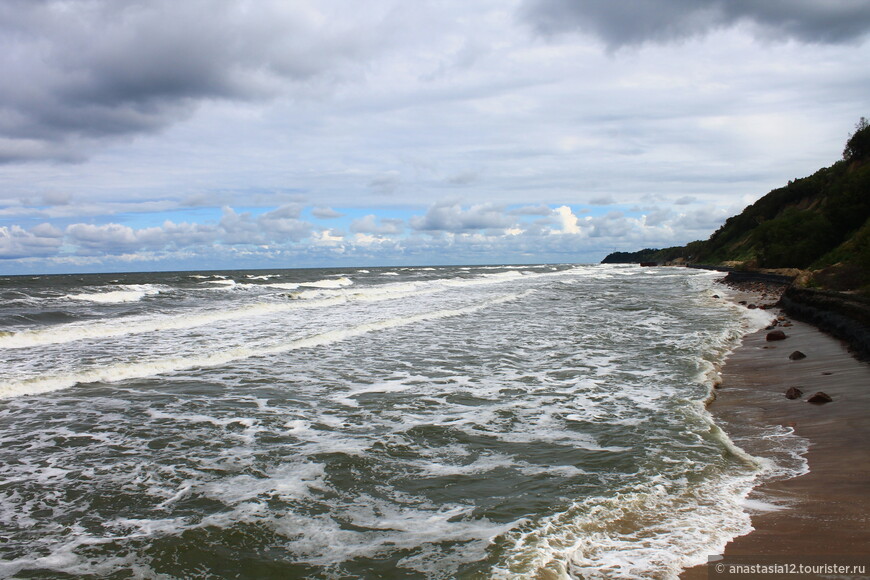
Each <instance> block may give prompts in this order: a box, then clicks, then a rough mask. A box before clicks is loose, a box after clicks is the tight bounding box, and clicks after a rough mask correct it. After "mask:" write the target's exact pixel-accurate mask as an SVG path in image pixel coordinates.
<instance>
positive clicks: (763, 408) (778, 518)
mask: <svg viewBox="0 0 870 580" xmlns="http://www.w3.org/2000/svg"><path fill="white" fill-rule="evenodd" d="M792 324H793V325H792V326H786V327H777V328H778V329H780V330H783V331H784V332H785V333H786V335H787V338H786V339H785V340H782V341H777V342H768V341H767V340H766V335H767V332H768V331H765V330H762V331H759V332H757V333H754V334H751V335H748V336H746V337H745V338H744V341H743V344H742V346H741V347H740V348H738V349H737V350H736V351H735V352H734V353H732V355H731V356H730V357H729V358H728V359H727V361H726V364H725V366H724V367H723V369H722V385H721V388H720V389H718V390H717V392H716V395H717V396H716V400H715V401H714V402H713V403H712V404H711V405H710V412H711V413H712V414H713V415H714V417H715V418H716V420H717V422H718V423H719V424H720V425H722V427H723V428H724V429H725V430H726V432H729V434H733V435H732V437H734V436H735V435H739V434H740V430H741V425H743V426H747V425H749V426H751V425H784V426H791V427H792V428H793V429H794V430H795V433H796V434H797V435H799V436H801V437H804V438H806V439H808V440H809V451H808V453H807V455H806V458H807V461H808V463H809V469H810V472H809V473H807V474H805V475H802V476H799V477H796V478H792V479H787V480H782V481H773V482H771V483H767V484H765V485H762V486H761V487H759V488H757V489H756V490H754V491H753V493H752V494H751V495H750V499H751V500H759V501H762V502H767V503H772V504H775V505H778V506H779V507H780V508H782V509H779V510H776V511H763V512H751V513H752V525H753V527H754V528H755V531H753V532H752V533H750V534H748V535H745V536H742V537H739V538H736V539H735V540H733V541H732V542H731V543H729V544H728V546H727V547H726V549H725V555H726V556H729V555H730V556H788V557H792V558H794V557H810V556H833V555H844V556H846V555H847V556H863V557H864V558H861V560H864V561H866V563H867V564H868V565H870V364H867V363H862V362H860V361H858V360H856V359H855V358H854V357H852V356H851V355H850V354H849V352H848V351H847V350H846V348H845V347H844V346H843V345H842V344H841V343H840V341H838V340H836V339H834V338H832V337H830V336H828V335H826V334H824V333H822V332H821V331H819V330H817V329H816V328H814V327H812V326H809V325H807V324H803V323H800V322H796V321H792ZM795 350H799V351H801V352H803V353H804V354H806V355H807V357H806V358H805V359H802V360H790V359H789V354H791V353H792V352H794V351H795ZM792 386H795V387H798V388H800V389H801V390H802V391H803V396H802V397H801V398H800V399H795V400H789V399H787V398H786V397H785V391H786V390H787V389H788V388H789V387H792ZM817 391H824V392H825V393H827V394H828V395H830V396H831V397H832V398H833V402H830V403H826V404H822V405H816V404H812V403H808V402H806V399H807V398H808V397H809V396H811V395H813V394H814V393H816V392H817ZM747 451H749V452H750V453H752V452H753V449H751V448H749V449H747ZM757 454H759V455H762V456H763V453H757ZM680 577H681V578H685V579H697V578H707V567H706V566H698V567H695V568H691V569H689V570H687V571H685V572H684V573H683V574H682V575H681V576H680ZM765 577H772V576H765Z"/></svg>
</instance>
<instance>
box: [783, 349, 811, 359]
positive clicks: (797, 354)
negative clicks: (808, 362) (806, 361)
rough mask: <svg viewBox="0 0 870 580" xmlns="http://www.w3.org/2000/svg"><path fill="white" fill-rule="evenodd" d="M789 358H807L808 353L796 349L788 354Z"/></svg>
mask: <svg viewBox="0 0 870 580" xmlns="http://www.w3.org/2000/svg"><path fill="white" fill-rule="evenodd" d="M788 358H790V359H791V360H801V359H802V358H807V355H805V354H804V353H802V352H801V351H799V350H796V351H794V352H793V353H791V354H790V355H788Z"/></svg>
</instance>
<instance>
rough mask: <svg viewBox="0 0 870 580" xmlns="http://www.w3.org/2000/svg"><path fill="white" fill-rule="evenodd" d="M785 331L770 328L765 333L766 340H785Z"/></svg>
mask: <svg viewBox="0 0 870 580" xmlns="http://www.w3.org/2000/svg"><path fill="white" fill-rule="evenodd" d="M785 339H786V336H785V333H784V332H783V331H781V330H771V331H770V332H768V333H767V342H772V341H774V340H785Z"/></svg>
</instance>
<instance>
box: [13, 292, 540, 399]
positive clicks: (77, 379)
mask: <svg viewBox="0 0 870 580" xmlns="http://www.w3.org/2000/svg"><path fill="white" fill-rule="evenodd" d="M531 292H532V291H531V290H528V291H526V292H522V293H519V294H506V295H502V296H498V297H496V298H492V299H490V300H486V301H484V302H481V303H479V304H473V305H470V306H465V307H462V308H453V309H445V310H435V311H432V312H425V313H421V314H417V315H414V316H402V317H396V318H388V319H385V320H379V321H375V322H367V323H365V324H360V325H357V326H352V327H349V328H340V329H335V330H330V331H327V332H323V333H319V334H314V335H311V336H307V337H304V338H300V339H296V340H293V341H290V342H286V343H279V344H272V345H252V346H245V347H238V348H233V349H229V350H224V351H219V352H215V353H212V354H210V355H206V356H201V357H181V356H179V357H172V358H165V359H158V360H152V361H144V362H137V363H124V364H116V365H110V366H107V367H103V368H96V369H89V370H84V371H79V372H74V373H65V374H60V375H55V376H48V377H39V378H32V379H25V380H21V381H13V382H9V383H5V384H0V398H6V397H14V396H20V395H35V394H39V393H47V392H50V391H57V390H60V389H65V388H69V387H72V386H75V385H77V384H79V383H93V382H103V383H114V382H118V381H124V380H129V379H136V378H144V377H151V376H155V375H160V374H165V373H171V372H178V371H183V370H186V369H191V368H198V367H215V366H221V365H224V364H228V363H231V362H235V361H239V360H244V359H247V358H251V357H255V356H263V355H273V354H280V353H283V352H287V351H291V350H299V349H304V348H314V347H318V346H325V345H328V344H333V343H336V342H339V341H342V340H348V339H351V338H355V337H358V336H363V335H365V334H368V333H370V332H377V331H381V330H388V329H392V328H399V327H402V326H409V325H412V324H417V323H419V322H425V321H429V320H438V319H441V318H450V317H454V316H463V315H466V314H472V313H474V312H477V311H479V310H483V309H485V308H489V307H491V306H494V305H497V304H503V303H505V302H509V301H512V300H516V299H518V298H522V297H524V296H527V295H528V294H530V293H531Z"/></svg>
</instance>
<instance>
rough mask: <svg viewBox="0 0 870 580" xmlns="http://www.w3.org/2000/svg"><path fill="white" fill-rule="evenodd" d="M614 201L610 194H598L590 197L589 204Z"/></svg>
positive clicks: (605, 203) (606, 203) (612, 202)
mask: <svg viewBox="0 0 870 580" xmlns="http://www.w3.org/2000/svg"><path fill="white" fill-rule="evenodd" d="M615 203H616V200H615V199H614V198H613V196H612V195H610V194H608V195H599V196H597V197H593V198H590V200H589V204H590V205H613V204H615Z"/></svg>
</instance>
